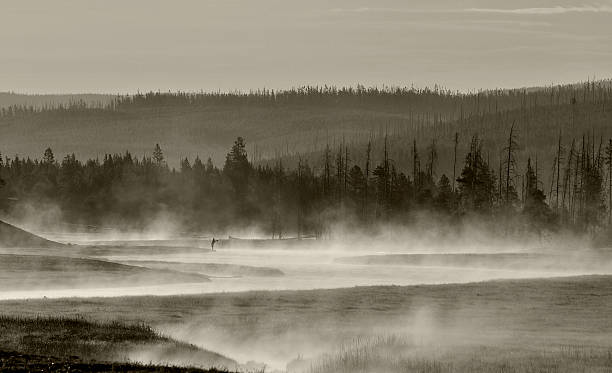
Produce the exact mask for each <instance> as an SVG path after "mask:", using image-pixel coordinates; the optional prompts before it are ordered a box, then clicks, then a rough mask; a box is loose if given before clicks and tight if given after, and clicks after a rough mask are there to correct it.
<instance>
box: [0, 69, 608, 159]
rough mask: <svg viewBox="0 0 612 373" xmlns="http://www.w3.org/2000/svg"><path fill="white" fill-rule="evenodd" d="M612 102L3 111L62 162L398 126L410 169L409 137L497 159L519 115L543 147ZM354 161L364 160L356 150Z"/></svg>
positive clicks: (256, 98) (319, 140)
mask: <svg viewBox="0 0 612 373" xmlns="http://www.w3.org/2000/svg"><path fill="white" fill-rule="evenodd" d="M31 97H34V98H35V97H37V96H31ZM611 97H612V93H611V88H610V82H609V81H599V82H591V83H583V84H576V85H567V86H554V87H546V88H538V89H536V88H534V89H519V90H498V91H483V92H477V93H471V94H462V93H458V92H449V91H445V90H441V89H435V88H434V89H414V88H403V89H400V88H383V89H377V88H364V87H357V88H334V87H318V88H315V87H306V88H301V89H294V90H288V91H280V92H275V91H269V90H261V91H253V92H248V93H242V92H233V93H220V92H217V93H204V92H202V93H193V94H189V93H148V94H138V95H133V96H121V97H115V98H113V99H112V100H109V101H105V100H103V99H99V100H97V101H95V103H94V102H92V101H91V100H88V99H86V98H85V97H83V98H82V99H79V100H78V101H72V100H70V102H71V103H64V104H62V105H59V104H58V105H50V106H46V107H45V106H41V105H35V104H33V103H31V102H30V103H22V104H18V105H12V106H10V105H9V106H5V107H3V108H2V109H1V111H0V138H2V143H1V144H0V150H1V151H2V152H3V154H5V155H9V156H14V155H16V154H18V155H20V156H21V157H27V156H29V157H39V156H40V152H41V144H43V148H46V147H47V146H48V147H51V148H52V149H53V150H54V151H55V153H56V154H57V155H58V156H59V157H63V156H64V155H66V154H71V153H75V155H76V156H77V157H78V158H96V157H97V158H102V157H103V156H104V154H106V153H122V152H124V151H126V150H127V151H130V152H131V153H133V154H134V155H137V156H139V157H142V156H143V155H145V154H147V153H148V152H150V148H151V144H155V143H159V144H160V145H161V146H162V147H163V148H164V149H166V158H167V160H168V162H169V164H170V165H171V166H175V167H177V166H178V164H179V160H180V159H181V158H183V157H188V158H190V159H193V158H195V157H196V156H197V155H199V156H200V157H205V158H207V157H211V158H212V160H213V161H214V162H215V164H220V163H221V162H223V160H224V154H225V151H226V149H227V148H228V147H229V146H231V144H232V141H233V140H234V139H235V138H236V137H237V136H243V137H245V138H246V139H248V140H249V141H248V143H249V149H248V150H249V153H250V156H251V158H252V160H254V161H259V160H263V159H265V158H275V157H277V156H284V157H288V158H291V156H292V155H294V156H298V155H299V156H305V155H306V154H307V153H312V152H318V154H320V152H321V151H322V150H323V149H325V147H326V145H330V146H331V147H332V148H333V147H336V146H338V145H339V144H340V143H343V142H344V143H345V144H364V143H365V142H367V141H368V140H369V139H371V138H373V139H374V142H373V146H374V147H375V148H377V147H378V148H380V147H381V144H382V143H381V139H382V138H383V137H384V135H385V133H388V134H389V138H390V143H391V144H392V145H393V146H391V153H390V154H391V158H392V159H394V160H395V161H396V162H399V164H398V166H399V167H403V166H404V163H405V162H406V160H407V159H409V158H410V157H409V155H408V153H409V150H408V148H407V147H406V144H409V143H411V142H412V140H413V139H414V138H415V137H416V138H417V140H418V142H419V143H425V142H430V141H431V140H432V139H434V138H436V139H437V141H438V142H439V149H440V160H441V165H442V167H446V166H445V164H446V162H443V161H442V160H444V159H445V157H446V156H447V154H448V149H449V146H450V145H449V144H452V142H453V140H454V134H455V132H459V135H460V145H459V146H460V148H463V149H464V150H465V149H467V142H468V141H467V139H469V137H470V136H471V135H472V134H473V132H474V131H476V130H478V131H479V132H480V133H481V136H482V137H483V138H484V139H485V148H486V149H487V151H489V152H490V153H491V154H490V157H491V159H495V157H496V154H494V153H493V152H494V149H495V148H497V146H496V145H498V144H500V143H501V142H502V141H503V140H502V139H503V138H504V137H505V132H507V129H508V128H509V126H510V124H511V123H512V122H513V121H516V122H517V130H518V133H519V136H521V138H525V139H526V140H527V141H526V142H524V145H525V146H526V147H530V146H534V147H537V148H541V147H540V145H541V144H537V143H535V144H534V143H533V141H532V140H534V141H542V142H543V140H548V139H549V138H550V137H556V136H557V135H558V128H557V124H558V123H559V124H564V123H565V124H566V125H567V123H572V124H573V126H574V129H575V131H574V133H571V134H570V133H568V134H567V135H568V138H569V136H571V135H575V133H579V132H581V131H582V130H584V129H585V128H586V126H588V128H589V129H591V128H604V127H606V126H605V121H606V120H609V116H608V115H609V112H610V111H609V105H608V103H609V101H610V98H611ZM37 102H39V103H40V102H41V101H37ZM552 114H554V115H552ZM572 115H573V117H572ZM606 130H607V127H606ZM537 131H546V138H545V139H541V140H540V137H539V136H538V137H535V138H533V137H532V135H533V134H534V133H536V132H537ZM599 135H603V136H605V135H606V134H604V133H596V136H599ZM546 144H547V146H549V145H550V142H547V143H546ZM489 145H491V147H490V150H489ZM379 153H380V152H378V153H377V154H379ZM354 156H355V157H356V159H358V157H359V155H358V154H357V153H356V152H355V153H354ZM540 156H541V157H543V155H540ZM312 161H315V159H312Z"/></svg>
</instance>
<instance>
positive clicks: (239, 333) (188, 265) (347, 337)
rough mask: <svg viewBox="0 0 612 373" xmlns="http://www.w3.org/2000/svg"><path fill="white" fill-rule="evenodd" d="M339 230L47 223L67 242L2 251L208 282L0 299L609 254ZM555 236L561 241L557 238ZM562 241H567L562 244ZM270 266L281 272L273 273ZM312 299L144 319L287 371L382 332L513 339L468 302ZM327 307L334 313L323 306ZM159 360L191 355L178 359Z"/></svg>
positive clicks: (366, 275)
mask: <svg viewBox="0 0 612 373" xmlns="http://www.w3.org/2000/svg"><path fill="white" fill-rule="evenodd" d="M256 231H257V230H256V229H253V230H252V231H251V233H250V235H249V233H248V232H242V233H243V234H245V236H246V237H257V232H256ZM389 231H392V229H390V230H389ZM339 232H340V233H337V234H336V237H333V238H332V239H326V240H314V239H304V240H302V241H295V240H286V241H279V240H267V239H263V238H262V237H261V236H259V237H258V238H257V239H248V240H247V239H242V240H240V239H228V238H226V237H217V238H221V242H220V243H219V244H218V245H217V246H215V251H211V249H210V238H209V237H207V236H206V237H205V236H194V235H186V234H181V233H176V232H174V233H172V234H168V233H165V232H158V234H149V233H148V232H135V233H134V232H127V233H125V232H123V233H118V232H102V233H74V232H54V233H49V232H46V233H45V237H46V238H49V239H53V240H55V241H58V242H62V243H65V244H67V246H65V247H62V248H53V249H44V250H42V249H31V248H12V249H11V248H5V249H1V250H0V254H4V255H13V254H25V255H53V256H57V257H70V258H85V259H88V260H95V261H102V262H103V263H116V264H120V265H127V266H130V268H132V267H137V268H146V269H147V270H153V271H156V270H171V271H177V272H176V273H182V271H187V272H190V273H194V272H195V273H198V274H202V275H206V276H208V277H209V280H210V281H207V282H198V281H196V282H185V283H182V282H178V283H166V284H165V283H156V284H152V283H146V282H142V281H140V282H138V281H136V282H134V285H133V286H132V285H125V284H123V285H121V286H116V285H113V282H112V279H111V278H109V281H108V282H104V283H100V284H99V286H95V285H91V284H88V285H87V286H84V284H85V283H86V281H87V278H88V276H89V274H88V273H87V272H83V274H82V281H75V283H74V286H63V287H61V288H57V287H53V286H50V287H45V288H32V289H19V290H11V289H2V290H0V300H19V299H35V298H47V299H52V298H68V297H71V298H72V297H76V298H85V297H122V296H145V295H154V296H165V295H190V294H191V295H193V294H219V295H222V294H225V295H228V294H237V293H238V292H248V291H269V290H312V289H336V288H353V287H360V286H375V285H398V286H407V285H424V284H459V283H471V282H480V281H487V280H495V279H526V278H541V277H560V276H573V275H588V274H606V273H610V270H611V269H612V260H611V259H610V258H612V256H611V255H608V254H609V253H608V252H607V251H598V252H595V251H593V250H588V249H584V248H580V247H579V245H580V243H581V241H580V239H579V238H576V237H573V238H572V240H566V242H565V244H562V243H559V244H556V243H553V242H550V241H547V240H546V239H544V240H534V241H529V240H525V241H523V242H518V241H514V242H513V241H511V240H505V239H503V238H495V237H490V236H488V235H486V234H485V233H482V232H470V233H469V234H467V233H466V234H463V235H457V236H455V237H445V238H443V239H438V240H435V239H434V238H435V237H436V235H435V234H432V233H431V232H425V231H424V232H418V233H415V232H414V231H408V230H406V231H404V232H403V233H393V234H391V233H389V232H387V231H382V232H380V233H379V234H377V235H375V236H370V235H367V234H362V233H359V232H349V231H347V230H344V231H339ZM396 232H397V231H396ZM468 235H469V237H468ZM245 236H243V237H245ZM434 242H435V243H434ZM570 242H571V244H570ZM563 245H565V247H561V246H563ZM570 245H574V246H573V247H570V248H568V247H567V246H570ZM585 246H586V245H585ZM199 266H201V269H199V268H200V267H199ZM224 271H225V272H224ZM273 271H280V275H279V272H273ZM169 273H170V275H171V273H172V272H169ZM271 274H272V275H271ZM166 275H168V274H166ZM248 294H249V293H245V298H247V299H248V298H249V297H251V296H250V295H248ZM76 298H75V299H76ZM356 301H357V302H359V301H358V300H356ZM381 302H382V303H381V305H376V304H374V305H372V306H371V308H367V310H368V311H367V312H373V311H376V310H377V309H379V307H380V310H385V309H386V307H387V305H386V304H385V301H381ZM319 306H320V305H317V306H313V307H314V308H312V309H311V308H309V307H308V306H306V305H305V306H304V307H305V311H304V312H305V315H306V316H299V314H296V313H295V312H297V311H295V310H293V309H288V311H287V312H288V313H287V314H285V313H284V312H285V311H283V310H282V309H275V310H274V314H271V315H266V314H265V313H262V312H263V311H261V310H260V311H258V310H257V308H252V306H250V305H249V306H248V307H245V308H244V311H243V312H244V314H242V313H241V314H230V315H225V314H223V313H222V312H223V311H222V308H219V309H218V310H217V309H212V310H211V311H210V312H211V313H212V314H211V315H208V316H207V315H206V314H207V312H208V311H206V312H204V313H202V312H201V311H197V312H196V314H197V315H200V316H197V315H194V316H186V317H182V318H181V319H179V320H177V321H176V322H167V321H160V322H155V323H153V327H154V328H155V330H157V331H159V332H160V333H162V334H163V335H166V336H169V337H172V338H175V339H177V340H179V341H184V342H187V343H191V344H194V345H196V346H198V347H200V348H204V349H208V350H212V351H214V352H216V353H220V354H223V355H225V356H227V357H231V358H232V359H235V360H236V361H238V362H240V363H241V364H246V365H244V366H243V368H245V369H246V368H248V367H250V368H251V369H252V368H257V367H259V368H261V367H262V366H263V365H265V366H267V367H268V368H271V369H277V370H285V369H286V368H287V366H288V365H290V366H300V364H301V365H303V366H302V368H300V369H301V370H299V369H297V370H296V369H294V370H293V371H305V370H304V366H309V365H310V364H315V363H318V362H319V360H317V359H323V357H325V356H328V358H330V359H331V357H329V356H331V355H329V354H330V353H348V352H347V351H353V349H357V350H359V349H362V348H364V346H367V348H369V349H373V350H376V349H377V348H378V346H379V344H382V345H383V346H386V344H387V343H390V342H389V340H388V339H385V338H391V340H392V344H393V345H394V346H395V345H399V346H404V347H402V348H404V350H406V349H407V348H408V347H406V346H411V347H410V348H409V349H408V350H410V351H412V350H413V349H416V350H419V351H421V352H423V351H424V352H425V353H427V354H432V353H433V352H432V351H433V350H430V347H428V346H432V345H435V346H438V347H436V348H438V349H440V348H442V350H444V349H445V348H448V349H453V348H456V347H457V346H458V345H459V346H463V345H470V346H471V345H477V344H478V343H487V344H494V345H495V344H498V343H502V342H503V343H509V342H508V341H511V340H512V338H511V336H510V335H508V332H507V331H505V330H504V329H503V328H499V327H498V326H497V325H496V324H495V322H494V321H492V320H488V321H487V322H488V323H490V324H491V325H488V328H489V329H488V330H489V331H488V332H482V333H481V334H478V336H474V335H471V334H470V328H473V327H474V325H471V324H470V323H471V322H474V321H470V319H469V317H467V316H466V315H465V314H469V312H471V311H465V312H463V313H462V311H461V310H457V315H449V314H444V315H440V314H438V313H439V311H438V310H437V309H436V308H435V307H434V308H431V307H429V306H428V305H427V304H426V303H425V304H415V305H414V306H413V307H410V308H409V309H408V308H407V309H405V310H404V309H400V310H398V311H395V312H393V313H392V314H390V315H387V316H384V317H380V316H372V315H370V314H369V313H366V314H364V315H361V314H360V312H357V313H356V314H348V315H344V316H342V318H341V319H339V318H338V315H337V316H329V315H326V314H325V313H326V311H325V310H324V308H326V307H328V306H329V307H334V305H333V304H330V305H325V306H324V308H323V309H320V310H318V311H316V309H318V308H317V307H319ZM360 307H361V306H360ZM458 307H459V306H458ZM349 309H350V307H349ZM372 310H373V311H372ZM315 311H316V312H315ZM300 312H302V311H300ZM319 312H322V313H319ZM334 312H338V311H333V312H332V313H331V314H332V315H333V313H334ZM342 312H345V311H342ZM360 315H361V316H360ZM441 320H444V321H441ZM479 328H480V326H479ZM481 330H484V329H481ZM381 338H382V339H381ZM374 346H376V347H374ZM440 346H442V347H440ZM445 346H446V347H445ZM385 348H387V347H385ZM393 348H399V347H397V346H395V347H393ZM404 350H402V351H404ZM436 351H438V350H436ZM147 356H148V358H149V361H150V358H151V357H152V355H151V354H147V352H146V351H144V352H142V351H141V352H138V353H137V354H136V353H135V354H134V355H133V356H130V357H129V358H130V359H132V360H136V361H142V362H145V363H148V362H149V361H145V360H146V357H147ZM432 356H433V355H432ZM155 361H157V360H155ZM159 362H160V363H164V361H159ZM168 362H173V363H179V364H187V365H189V364H192V363H193V362H191V361H183V360H180V359H179V360H169V361H168ZM249 362H250V363H249ZM247 363H249V364H247Z"/></svg>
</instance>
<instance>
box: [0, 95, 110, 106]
mask: <svg viewBox="0 0 612 373" xmlns="http://www.w3.org/2000/svg"><path fill="white" fill-rule="evenodd" d="M115 97H116V96H114V95H107V94H95V93H76V94H23V93H14V92H0V108H8V107H10V106H14V105H17V106H32V107H34V108H44V107H49V108H52V107H57V106H59V105H64V106H66V105H70V104H73V103H77V102H82V103H85V104H87V105H88V106H92V107H93V106H100V107H102V106H106V105H108V104H109V103H110V102H111V101H112V100H113V99H114V98H115Z"/></svg>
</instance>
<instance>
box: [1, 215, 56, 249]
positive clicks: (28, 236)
mask: <svg viewBox="0 0 612 373" xmlns="http://www.w3.org/2000/svg"><path fill="white" fill-rule="evenodd" d="M61 246H64V245H62V244H60V243H57V242H54V241H50V240H47V239H45V238H42V237H39V236H37V235H35V234H32V233H29V232H27V231H24V230H23V229H20V228H17V227H15V226H14V225H11V224H8V223H5V222H3V221H0V247H61Z"/></svg>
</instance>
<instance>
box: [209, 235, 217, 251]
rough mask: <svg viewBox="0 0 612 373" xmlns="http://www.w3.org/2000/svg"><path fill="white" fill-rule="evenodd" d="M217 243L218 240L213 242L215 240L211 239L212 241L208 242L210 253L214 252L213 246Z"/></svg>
mask: <svg viewBox="0 0 612 373" xmlns="http://www.w3.org/2000/svg"><path fill="white" fill-rule="evenodd" d="M217 242H219V240H215V238H214V237H213V238H212V241H210V251H215V244H216V243H217Z"/></svg>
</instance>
